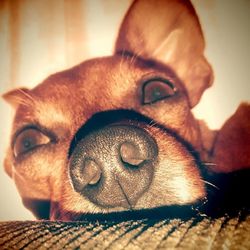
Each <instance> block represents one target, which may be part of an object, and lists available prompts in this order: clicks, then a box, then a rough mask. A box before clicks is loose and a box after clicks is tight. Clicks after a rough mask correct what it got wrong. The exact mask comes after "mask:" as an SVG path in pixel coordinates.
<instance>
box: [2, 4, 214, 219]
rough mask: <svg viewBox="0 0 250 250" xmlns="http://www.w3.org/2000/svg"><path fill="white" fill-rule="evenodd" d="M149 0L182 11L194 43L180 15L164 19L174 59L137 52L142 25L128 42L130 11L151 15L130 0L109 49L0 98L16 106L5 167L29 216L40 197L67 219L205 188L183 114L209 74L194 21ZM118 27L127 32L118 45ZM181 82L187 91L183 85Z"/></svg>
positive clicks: (197, 146) (188, 11)
mask: <svg viewBox="0 0 250 250" xmlns="http://www.w3.org/2000/svg"><path fill="white" fill-rule="evenodd" d="M156 3H157V4H156ZM156 3H155V2H154V1H152V3H151V4H152V6H155V4H156V7H155V8H156V9H155V11H159V10H160V9H161V8H162V7H164V8H165V9H166V10H165V11H166V13H165V12H164V13H163V16H164V18H166V16H168V14H169V8H170V7H171V8H172V9H171V10H172V11H173V12H178V11H180V10H181V11H183V10H184V11H185V12H184V13H185V15H187V17H188V18H189V19H188V22H191V21H190V19H191V20H193V21H192V22H191V23H192V24H193V26H192V27H194V28H195V32H194V29H191V30H192V32H194V33H193V34H196V36H195V35H194V37H195V39H194V40H195V42H196V44H197V47H199V49H195V50H194V46H195V45H193V44H192V45H190V44H189V45H188V46H184V47H183V45H182V44H181V42H180V41H179V38H180V37H182V35H183V34H184V33H186V34H189V32H190V31H188V30H186V28H185V27H186V25H184V26H183V24H182V23H186V21H185V22H181V20H182V19H183V17H181V18H179V19H178V20H179V23H178V22H177V24H176V20H177V19H176V18H175V19H174V20H172V19H173V18H171V20H172V23H173V22H174V23H175V25H177V26H176V27H174V26H173V25H172V29H173V30H172V31H171V32H170V31H168V35H167V36H170V38H169V39H170V40H169V43H168V42H166V44H165V45H164V44H163V47H164V46H165V47H166V48H167V49H169V48H170V47H171V46H173V50H172V51H175V50H176V43H177V44H178V46H179V48H180V50H179V51H180V52H182V57H183V58H180V59H178V60H176V56H177V55H176V54H175V52H174V53H173V54H172V55H171V57H166V58H167V59H166V62H167V63H166V62H165V61H164V60H162V58H161V57H157V56H151V57H150V56H148V54H150V52H151V50H152V49H151V48H152V45H144V49H143V51H142V50H141V46H140V43H139V41H141V39H142V38H143V32H144V31H141V36H138V37H139V39H138V41H137V40H136V39H135V38H134V35H129V34H130V33H133V29H132V27H134V24H133V25H130V22H133V21H135V20H134V19H135V18H133V16H134V13H138V12H139V13H140V14H139V16H141V17H142V16H143V15H144V14H145V13H146V12H147V10H150V12H152V8H151V6H150V5H149V6H148V4H145V1H144V3H143V1H137V2H136V3H134V4H133V6H132V7H131V9H130V12H129V13H128V15H127V17H126V18H125V21H124V23H123V25H122V28H121V30H120V35H119V37H118V42H117V45H116V54H115V55H114V56H112V57H107V58H100V59H93V60H90V61H86V62H84V63H82V64H80V65H78V66H76V67H74V68H72V69H69V70H67V71H64V72H60V73H57V74H55V75H52V76H50V77H49V78H47V79H46V80H45V81H44V82H43V83H41V84H40V85H38V86H37V87H36V88H34V89H32V90H27V89H19V90H14V91H11V92H9V93H7V94H6V95H5V98H6V99H7V100H8V101H9V102H11V103H12V104H13V105H15V107H16V116H15V120H14V125H13V132H12V139H11V146H10V149H9V153H8V155H7V157H6V160H5V169H6V171H7V173H8V174H9V175H10V176H12V177H13V178H14V180H15V182H16V185H17V187H18V189H19V192H20V194H21V196H22V198H23V201H24V204H25V205H26V206H27V207H28V208H30V209H31V210H33V212H34V213H35V214H36V215H37V216H38V217H39V216H40V217H41V216H44V213H43V212H42V211H41V209H40V208H39V207H37V204H40V203H41V202H48V203H49V204H50V218H51V219H58V218H60V219H74V216H72V215H73V214H76V213H77V214H84V213H96V212H101V213H108V212H114V211H124V210H139V209H144V208H155V207H161V206H168V205H183V204H192V203H194V202H196V201H198V200H200V199H202V198H203V197H204V196H205V195H206V192H205V187H204V182H203V180H202V177H201V175H200V166H199V164H198V160H197V159H196V158H195V156H194V152H197V153H201V152H202V147H203V145H202V142H201V136H200V131H199V127H198V125H197V122H196V120H195V119H194V118H193V116H192V113H191V111H190V109H191V107H192V106H193V105H195V103H197V101H198V100H199V98H200V95H201V93H202V91H203V90H204V89H205V87H207V86H208V85H209V83H210V81H211V77H210V75H211V71H210V67H209V65H208V64H207V62H206V61H205V59H204V57H203V55H202V52H203V47H204V46H203V45H201V44H202V43H203V40H202V36H201V34H200V27H199V23H198V21H197V19H196V18H195V13H194V12H193V9H192V8H191V6H190V4H189V3H182V4H180V3H179V2H178V1H169V2H167V3H166V2H164V1H158V2H157V1H156ZM165 5H166V6H165ZM149 7H150V8H149ZM177 10H178V11H177ZM140 11H142V13H141V12H140ZM175 14H176V13H175ZM185 15H184V16H185ZM164 18H163V19H164ZM167 19H168V20H169V17H167ZM180 19H181V20H180ZM157 22H159V20H157ZM169 22H170V21H169ZM137 24H138V26H140V24H141V23H140V21H139V22H137ZM167 25H168V26H171V22H170V23H168V24H167ZM130 26H131V27H130ZM146 26H147V25H146ZM173 27H174V28H173ZM137 28H138V27H137ZM137 28H136V30H137ZM189 28H190V26H188V29H189ZM160 31H161V30H160ZM160 31H159V32H157V34H160V33H161V32H160ZM176 31H177V33H176ZM124 34H128V36H132V37H133V39H132V38H131V37H130V38H129V41H130V42H128V41H127V39H128V38H127V36H126V35H124ZM180 34H181V35H180ZM124 36H125V37H124ZM153 37H155V36H153ZM197 37H198V38H199V39H198V38H197ZM173 40H176V42H175V44H174V45H173ZM131 41H132V42H131ZM191 42H192V43H193V42H194V41H191ZM137 43H139V45H138V46H137ZM154 46H156V47H157V46H158V48H159V45H157V44H155V45H154ZM146 47H149V49H147V48H146ZM138 50H139V51H138ZM154 50H156V48H154ZM164 50H165V49H164ZM177 54H178V53H177ZM190 58H191V59H190ZM170 62H172V63H171V64H170ZM190 62H193V64H192V65H191V66H190ZM177 67H178V69H176V68H177ZM190 70H191V72H190ZM191 73H192V75H191ZM191 79H192V80H193V84H196V85H197V88H196V89H195V88H194V87H193V86H191V87H190V86H189V85H190V83H187V82H185V80H187V81H188V82H189V81H190V80H191ZM198 83H199V85H198ZM46 216H47V215H46Z"/></svg>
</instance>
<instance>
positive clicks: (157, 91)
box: [153, 88, 161, 98]
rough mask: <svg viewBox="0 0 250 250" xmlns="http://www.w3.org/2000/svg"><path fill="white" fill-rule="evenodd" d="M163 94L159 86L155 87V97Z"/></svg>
mask: <svg viewBox="0 0 250 250" xmlns="http://www.w3.org/2000/svg"><path fill="white" fill-rule="evenodd" d="M160 96H161V90H160V89H159V88H155V89H154V91H153V97H155V98H157V97H160Z"/></svg>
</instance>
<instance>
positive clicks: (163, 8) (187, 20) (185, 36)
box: [115, 0, 213, 107]
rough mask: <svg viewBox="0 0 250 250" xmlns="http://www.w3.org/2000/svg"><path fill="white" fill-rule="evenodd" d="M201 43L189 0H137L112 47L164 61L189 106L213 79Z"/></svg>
mask: <svg viewBox="0 0 250 250" xmlns="http://www.w3.org/2000/svg"><path fill="white" fill-rule="evenodd" d="M204 46H205V45H204V38H203V35H202V31H201V27H200V24H199V20H198V17H197V15H196V13H195V10H194V8H193V7H192V5H191V3H190V2H189V1H184V0H147V1H145V0H138V1H135V2H134V3H133V4H132V6H131V7H130V9H129V10H128V12H127V14H126V16H125V19H124V20H123V23H122V25H121V28H120V31H119V35H118V39H117V42H116V48H115V51H116V53H122V52H123V51H126V52H129V53H132V54H134V55H137V56H139V57H142V58H144V59H154V60H157V61H160V62H162V63H164V64H166V65H168V66H169V67H170V68H172V69H173V70H174V71H175V72H176V74H177V76H178V77H179V78H180V79H181V80H182V81H183V83H184V85H185V87H186V90H187V93H188V95H189V100H190V105H191V106H192V107H193V106H195V105H196V104H197V103H198V101H199V99H200V97H201V95H202V93H203V91H204V90H205V89H206V88H207V87H209V86H210V85H211V84H212V81H213V73H212V69H211V67H210V65H209V63H208V62H207V60H206V59H205V57H204V55H203V52H204Z"/></svg>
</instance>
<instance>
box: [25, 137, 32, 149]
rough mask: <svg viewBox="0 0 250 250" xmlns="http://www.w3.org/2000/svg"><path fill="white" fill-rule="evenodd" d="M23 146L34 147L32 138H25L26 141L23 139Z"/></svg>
mask: <svg viewBox="0 0 250 250" xmlns="http://www.w3.org/2000/svg"><path fill="white" fill-rule="evenodd" d="M23 147H24V148H25V149H29V148H30V147H32V142H31V140H29V139H26V140H24V141H23Z"/></svg>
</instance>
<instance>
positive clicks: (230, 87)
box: [0, 0, 250, 220]
mask: <svg viewBox="0 0 250 250" xmlns="http://www.w3.org/2000/svg"><path fill="white" fill-rule="evenodd" d="M130 2H131V1H130V0H123V1H116V0H105V1H97V0H85V1H84V0H74V1H72V0H52V1H51V0H19V1H17V0H1V1H0V56H1V60H0V93H4V92H5V91H7V90H9V89H11V88H13V87H17V86H28V87H32V86H34V85H35V84H37V83H39V82H40V81H42V80H43V79H44V78H45V77H46V76H47V75H49V74H51V73H53V72H55V71H59V70H62V69H65V68H68V67H70V66H72V65H75V64H77V63H79V62H81V61H82V60H84V59H87V58H90V57H93V56H102V55H108V54H110V53H111V51H112V47H113V43H114V40H115V37H116V32H117V29H118V27H119V23H120V22H121V19H122V16H123V14H124V12H125V10H126V8H127V7H128V5H129V3H130ZM192 2H193V3H194V5H195V7H196V10H197V12H198V15H199V16H200V19H201V24H202V27H203V29H204V33H205V38H206V41H207V49H206V54H207V56H208V58H209V61H210V62H211V64H212V66H213V68H214V72H215V82H214V86H213V87H212V88H211V89H209V90H208V91H207V92H206V93H205V94H204V96H203V98H202V101H201V103H200V104H199V105H198V107H197V108H195V114H196V115H197V117H199V118H203V119H205V120H206V121H207V123H208V124H209V125H210V127H212V128H219V127H220V126H221V124H222V123H223V122H224V121H225V119H226V118H227V117H228V116H230V114H232V113H233V112H234V110H235V109H236V107H237V105H238V104H239V102H240V101H241V100H248V101H249V100H250V87H249V83H250V61H249V60H250V59H249V58H250V45H249V44H250V20H249V17H250V1H249V0H238V1H235V0H193V1H192ZM0 105H1V106H0V117H1V123H0V131H1V144H0V160H1V162H2V159H3V155H4V151H5V148H6V144H7V141H8V133H9V128H10V125H9V124H10V117H11V109H10V108H9V107H8V105H6V104H4V103H3V102H2V101H1V103H0ZM0 203H1V207H0V220H7V219H30V218H32V216H31V215H30V214H29V213H28V212H27V211H26V210H25V209H23V208H22V205H21V202H20V199H19V197H18V195H17V192H16V190H15V187H14V185H13V183H12V182H11V181H10V179H9V178H8V177H7V176H6V175H5V174H4V173H3V170H2V168H1V169H0Z"/></svg>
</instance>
